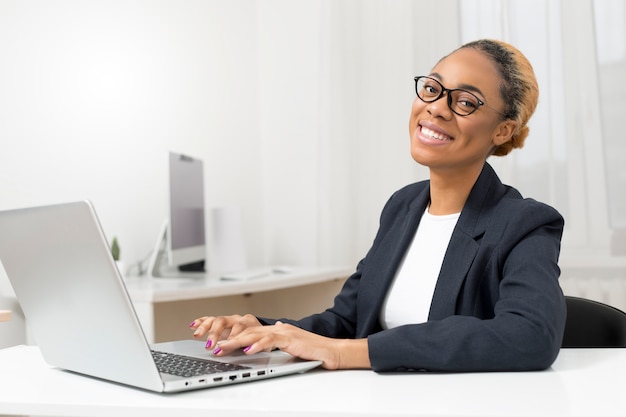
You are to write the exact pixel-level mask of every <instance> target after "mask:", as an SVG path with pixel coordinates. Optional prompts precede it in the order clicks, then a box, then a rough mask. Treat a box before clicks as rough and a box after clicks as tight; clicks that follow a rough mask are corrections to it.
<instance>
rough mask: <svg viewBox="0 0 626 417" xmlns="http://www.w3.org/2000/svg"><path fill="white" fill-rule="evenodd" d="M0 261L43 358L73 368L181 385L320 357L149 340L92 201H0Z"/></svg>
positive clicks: (263, 373)
mask: <svg viewBox="0 0 626 417" xmlns="http://www.w3.org/2000/svg"><path fill="white" fill-rule="evenodd" d="M0 261H2V265H3V266H4V269H5V271H6V274H7V276H8V278H9V281H10V282H11V284H12V286H13V290H14V291H15V294H16V296H17V299H18V302H19V304H20V306H21V307H22V310H23V312H24V315H25V317H26V321H27V323H28V326H29V329H30V330H31V332H32V335H33V337H34V339H35V342H36V343H37V344H38V345H39V348H40V350H41V353H42V355H43V357H44V359H45V360H46V362H47V363H48V364H50V365H52V366H55V367H58V368H61V369H64V370H67V371H72V372H75V373H79V374H83V375H88V376H91V377H96V378H100V379H103V380H107V381H113V382H117V383H121V384H125V385H130V386H134V387H138V388H142V389H146V390H150V391H157V392H179V391H187V390H193V389H200V388H208V387H216V386H222V385H226V384H234V383H240V382H247V381H254V380H258V379H264V378H271V377H277V376H282V375H288V374H294V373H299V372H305V371H307V370H310V369H313V368H315V367H317V366H319V365H320V364H321V362H320V361H306V360H301V359H298V358H295V357H293V356H291V355H289V354H287V353H285V352H281V351H279V350H276V351H273V352H265V353H258V354H254V355H246V354H244V353H242V352H240V353H238V354H234V355H231V356H227V357H219V358H217V357H215V356H213V355H212V353H211V352H209V351H207V350H206V349H205V348H204V343H203V342H202V341H198V340H191V335H190V340H181V341H173V342H165V343H156V344H153V345H150V344H149V343H148V342H147V340H146V337H145V335H144V333H143V330H142V328H141V324H140V322H139V320H138V318H137V315H136V314H135V310H134V308H133V303H132V301H131V299H130V297H129V295H128V293H127V291H126V287H125V285H124V280H123V278H122V276H121V274H120V273H119V271H118V270H117V267H116V264H115V262H114V260H113V257H112V255H111V253H110V250H109V245H108V241H107V239H106V238H105V235H104V233H103V231H102V227H101V226H100V222H99V221H98V218H97V215H96V212H95V210H94V208H93V206H92V204H91V203H90V202H89V201H80V202H71V203H65V204H56V205H48V206H40V207H31V208H23V209H16V210H7V211H0ZM163 363H165V364H163ZM157 364H158V365H157ZM187 365H189V366H187ZM159 367H160V368H159ZM181 368H190V369H182V370H181Z"/></svg>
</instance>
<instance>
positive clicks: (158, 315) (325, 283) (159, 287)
mask: <svg viewBox="0 0 626 417" xmlns="http://www.w3.org/2000/svg"><path fill="white" fill-rule="evenodd" d="M352 272H354V269H349V268H345V267H315V268H313V267H311V268H304V267H298V268H296V267H294V268H293V271H290V272H288V273H284V272H283V273H270V274H268V275H266V276H263V277H260V278H252V279H249V280H246V281H225V280H221V279H220V277H219V276H218V275H208V276H198V277H176V278H152V277H146V276H142V277H128V278H126V279H125V282H126V288H127V289H128V293H129V294H130V297H131V299H132V301H133V305H134V307H135V311H136V312H137V315H138V316H139V320H140V321H141V324H142V327H143V330H144V333H145V334H146V338H147V339H148V341H149V342H150V343H153V342H166V341H170V340H178V339H185V338H189V337H190V331H189V329H188V327H187V326H188V324H189V323H190V322H191V320H193V319H195V318H196V317H200V316H204V315H227V314H245V313H251V314H255V315H257V316H262V317H276V318H280V317H288V318H293V319H298V318H301V317H304V316H307V315H309V314H313V313H319V312H321V311H323V310H325V309H326V308H328V307H331V306H332V301H333V299H334V297H335V295H337V293H339V290H340V289H341V287H342V285H343V283H344V282H345V280H346V278H347V277H348V276H349V275H350V274H351V273H352Z"/></svg>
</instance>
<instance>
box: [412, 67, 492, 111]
mask: <svg viewBox="0 0 626 417" xmlns="http://www.w3.org/2000/svg"><path fill="white" fill-rule="evenodd" d="M415 92H416V93H417V97H419V99H420V100H422V101H423V102H425V103H432V102H435V101H437V100H439V99H440V98H441V97H443V95H444V94H445V93H448V107H450V110H452V111H453V112H454V113H456V114H458V115H459V116H469V115H470V114H472V113H474V112H475V111H476V110H478V108H479V107H480V106H485V107H489V108H490V109H491V110H493V111H495V112H497V113H499V114H503V113H502V112H500V111H499V110H496V109H494V108H493V107H491V106H489V105H487V104H485V102H484V101H482V100H481V99H479V98H478V97H477V96H476V94H474V93H470V92H469V91H467V90H463V89H460V88H452V89H449V88H445V87H444V86H443V85H441V83H440V82H439V81H437V80H435V79H434V78H430V77H426V76H420V77H415Z"/></svg>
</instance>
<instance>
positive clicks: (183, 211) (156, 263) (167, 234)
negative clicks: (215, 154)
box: [149, 152, 207, 277]
mask: <svg viewBox="0 0 626 417" xmlns="http://www.w3.org/2000/svg"><path fill="white" fill-rule="evenodd" d="M168 191H169V193H168V195H169V205H168V216H167V219H166V220H165V221H164V224H163V227H162V229H161V232H160V233H159V236H158V238H157V243H156V246H155V248H154V251H153V254H152V257H151V261H150V265H149V272H150V273H151V274H152V275H153V276H155V277H159V276H166V275H170V274H171V273H172V272H174V273H176V272H177V271H186V272H203V271H204V268H205V259H206V256H207V251H206V248H207V245H206V228H205V202H204V171H203V164H202V160H201V159H198V158H193V157H191V156H187V155H183V154H179V153H175V152H170V153H169V184H168ZM172 270H173V271H172Z"/></svg>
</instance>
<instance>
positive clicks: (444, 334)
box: [262, 164, 566, 372]
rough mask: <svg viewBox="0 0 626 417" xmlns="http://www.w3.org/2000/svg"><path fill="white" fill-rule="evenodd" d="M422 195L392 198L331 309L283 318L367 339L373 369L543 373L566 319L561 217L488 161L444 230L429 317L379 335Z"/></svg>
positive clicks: (407, 191) (416, 191)
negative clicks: (446, 239) (505, 180)
mask: <svg viewBox="0 0 626 417" xmlns="http://www.w3.org/2000/svg"><path fill="white" fill-rule="evenodd" d="M429 191H430V186H429V181H422V182H418V183H415V184H411V185H408V186H406V187H404V188H402V189H401V190H399V191H397V192H396V193H395V194H393V196H392V197H391V198H390V199H389V201H388V202H387V204H386V205H385V207H384V209H383V211H382V214H381V217H380V227H379V230H378V233H377V235H376V238H375V240H374V243H373V245H372V247H371V249H370V250H369V252H368V253H367V255H366V257H365V258H364V259H363V260H361V262H359V264H358V266H357V269H356V272H355V273H354V274H353V275H352V276H350V277H349V278H348V280H347V281H346V283H345V285H344V286H343V288H342V290H341V292H340V293H339V294H338V295H337V296H336V298H335V301H334V305H333V307H331V308H329V309H328V310H326V311H324V312H323V313H320V314H315V315H312V316H309V317H306V318H304V319H302V320H297V321H293V320H286V319H281V320H282V321H286V322H289V323H292V324H294V325H296V326H298V327H301V328H303V329H306V330H309V331H312V332H315V333H318V334H321V335H325V336H329V337H338V338H365V337H367V338H368V347H369V357H370V361H371V364H372V368H373V369H374V370H375V371H398V370H432V371H453V372H460V371H515V370H519V371H521V370H537V369H545V368H547V367H549V366H550V365H551V364H552V363H553V362H554V360H555V359H556V356H557V354H558V352H559V348H560V346H561V341H562V338H563V329H564V326H565V317H566V308H565V300H564V297H563V293H562V291H561V288H560V286H559V283H558V277H559V274H560V270H559V267H558V265H557V262H558V257H559V251H560V242H561V236H562V233H563V224H564V221H563V218H562V217H561V215H560V214H559V213H558V212H557V211H556V210H555V209H553V208H552V207H550V206H548V205H545V204H543V203H539V202H537V201H535V200H532V199H524V198H522V196H521V195H520V193H519V192H518V191H517V190H515V189H514V188H512V187H509V186H506V185H504V184H502V182H500V180H499V178H498V176H497V175H496V173H495V172H494V170H493V169H492V168H491V166H490V165H489V164H485V166H484V168H483V170H482V173H481V174H480V176H479V178H478V180H477V181H476V184H475V185H474V187H473V188H472V190H471V192H470V194H469V197H468V199H467V202H466V203H465V206H464V207H463V210H462V212H461V215H460V217H459V219H458V222H457V225H456V227H455V229H454V231H453V233H452V237H451V240H450V243H449V245H448V249H447V251H446V254H445V257H444V260H443V264H442V266H441V271H440V273H439V278H438V280H437V285H436V287H435V292H434V295H433V299H432V303H431V306H430V313H429V317H428V321H427V322H426V323H421V324H410V325H404V326H399V327H396V328H393V329H389V330H383V329H382V327H381V324H380V312H381V308H382V305H383V301H384V299H385V296H386V294H387V291H388V290H389V287H390V285H391V283H392V281H393V279H394V276H395V274H396V271H397V269H398V267H399V265H400V262H401V260H402V257H403V255H404V253H405V252H406V250H407V249H408V247H409V245H410V242H411V240H412V238H413V236H414V234H415V231H416V230H417V226H418V224H419V221H420V219H421V216H422V214H423V213H424V210H425V209H426V206H427V205H428V202H429V199H430V192H429ZM262 321H263V322H264V323H266V324H269V323H272V322H274V320H267V319H262Z"/></svg>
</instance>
